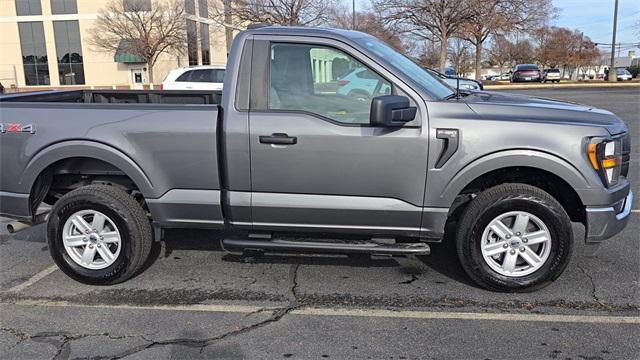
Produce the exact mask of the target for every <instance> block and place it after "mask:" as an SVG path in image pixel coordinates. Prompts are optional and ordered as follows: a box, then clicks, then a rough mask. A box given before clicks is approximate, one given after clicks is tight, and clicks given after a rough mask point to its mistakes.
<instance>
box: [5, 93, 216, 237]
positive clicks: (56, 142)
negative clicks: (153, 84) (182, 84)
mask: <svg viewBox="0 0 640 360" xmlns="http://www.w3.org/2000/svg"><path fill="white" fill-rule="evenodd" d="M220 97H221V94H220V93H213V92H210V91H160V90H158V91H137V90H124V91H123V90H65V91H46V92H33V93H18V94H9V95H5V96H2V97H0V123H2V133H1V134H0V138H1V140H0V149H1V151H0V163H2V171H1V172H0V184H2V188H1V190H0V213H4V214H8V215H11V216H13V217H15V218H27V217H29V216H30V215H31V213H32V212H33V209H30V208H29V204H28V201H27V199H28V198H29V197H30V192H31V190H32V185H33V184H34V183H35V182H36V179H37V178H38V177H39V176H43V175H42V174H46V171H45V170H47V169H51V167H56V166H58V167H59V166H60V164H65V161H70V160H69V159H80V160H73V161H83V160H82V159H83V158H91V159H98V160H100V161H102V162H104V163H105V164H106V165H105V166H107V167H106V168H105V166H102V168H100V172H102V173H104V175H105V176H112V175H114V174H117V173H119V172H122V173H124V174H125V175H127V176H128V177H129V178H131V179H132V180H133V181H134V183H135V184H136V186H137V187H138V188H139V190H140V192H141V193H142V194H143V195H144V196H145V199H147V202H148V204H149V207H150V208H151V210H152V211H154V210H155V211H156V213H157V214H158V216H157V217H156V218H155V220H156V221H158V222H160V223H163V224H164V225H166V226H173V225H179V224H180V223H182V222H184V221H185V220H184V219H190V220H191V221H193V220H195V221H196V222H198V221H202V223H203V224H204V225H208V224H211V223H212V222H213V223H214V224H218V223H222V214H221V208H220V205H219V204H220V185H219V176H218V161H217V160H218V159H217V156H218V149H217V136H216V132H217V131H216V129H217V126H218V113H219V111H218V109H219V107H218V104H219V101H220ZM52 164H53V165H52ZM86 166H89V165H86ZM91 166H92V167H95V166H97V165H96V164H95V163H93V165H91ZM47 167H48V168H47ZM58 167H57V168H58ZM111 168H113V169H119V171H118V172H115V171H114V170H113V169H111ZM57 171H59V172H60V171H62V172H64V171H65V170H64V169H58V170H57ZM32 197H33V196H32ZM194 199H195V200H197V201H195V200H194ZM194 202H195V204H194ZM187 204H189V206H187Z"/></svg>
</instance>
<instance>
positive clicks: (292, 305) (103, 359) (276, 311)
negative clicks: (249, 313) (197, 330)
mask: <svg viewBox="0 0 640 360" xmlns="http://www.w3.org/2000/svg"><path fill="white" fill-rule="evenodd" d="M299 267H300V265H299V264H293V265H291V268H290V269H289V283H288V296H287V298H288V304H287V305H286V306H284V307H280V308H273V309H259V310H257V311H255V312H254V313H260V312H264V311H272V314H271V316H270V317H268V318H267V319H265V320H262V321H259V322H257V323H254V324H251V325H247V326H243V327H240V328H236V329H234V330H232V331H228V332H225V333H223V334H220V335H217V336H214V337H210V338H206V339H199V340H196V339H187V338H177V339H169V340H161V341H149V342H148V343H147V344H144V345H140V346H137V347H134V348H131V349H129V350H126V351H124V352H122V353H119V354H117V355H113V356H96V357H93V358H92V360H107V359H108V360H118V359H122V358H125V357H127V356H131V355H134V354H137V353H140V352H142V351H144V350H147V349H151V348H155V347H162V346H168V345H180V346H187V347H192V348H199V349H200V353H202V352H203V351H204V349H205V348H206V347H207V346H210V345H213V344H214V343H216V342H218V341H220V340H224V339H226V338H228V337H231V336H236V335H241V334H245V333H247V332H250V331H252V330H255V329H258V328H261V327H263V326H266V325H269V324H271V323H275V322H278V321H279V320H280V319H282V318H283V317H284V316H285V315H287V314H288V313H290V312H291V311H293V310H295V309H297V308H299V307H300V303H299V301H298V294H297V287H298V269H299Z"/></svg>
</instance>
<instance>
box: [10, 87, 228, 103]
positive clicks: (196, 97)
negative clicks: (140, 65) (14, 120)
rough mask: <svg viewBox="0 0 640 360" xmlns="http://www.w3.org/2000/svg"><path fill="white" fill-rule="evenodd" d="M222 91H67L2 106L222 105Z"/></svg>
mask: <svg viewBox="0 0 640 360" xmlns="http://www.w3.org/2000/svg"><path fill="white" fill-rule="evenodd" d="M221 96H222V92H221V91H181V90H174V91H166V90H63V91H38V92H27V93H16V94H9V95H5V96H0V103H7V102H43V103H92V104H107V103H115V104H219V103H220V98H221Z"/></svg>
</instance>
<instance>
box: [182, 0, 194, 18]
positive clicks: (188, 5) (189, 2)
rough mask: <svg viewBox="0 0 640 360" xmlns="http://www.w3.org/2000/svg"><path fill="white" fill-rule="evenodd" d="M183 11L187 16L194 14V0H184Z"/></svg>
mask: <svg viewBox="0 0 640 360" xmlns="http://www.w3.org/2000/svg"><path fill="white" fill-rule="evenodd" d="M184 11H185V12H186V13H187V14H189V15H195V14H196V0H185V1H184Z"/></svg>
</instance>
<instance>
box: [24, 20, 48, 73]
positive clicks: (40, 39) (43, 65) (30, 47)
mask: <svg viewBox="0 0 640 360" xmlns="http://www.w3.org/2000/svg"><path fill="white" fill-rule="evenodd" d="M18 32H19V34H20V48H21V50H22V64H23V66H24V77H25V83H26V84H27V85H49V84H51V81H50V79H49V64H48V63H47V48H46V45H45V41H44V29H43V27H42V22H20V23H18Z"/></svg>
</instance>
